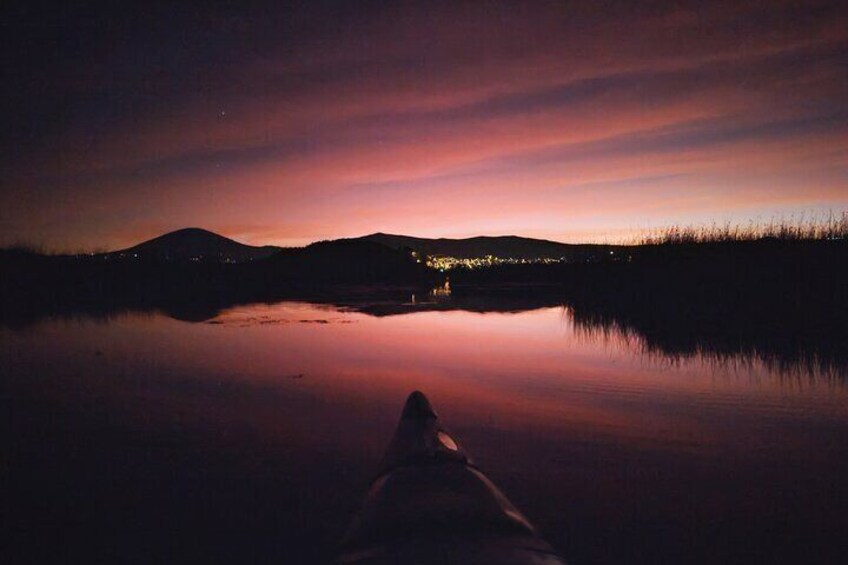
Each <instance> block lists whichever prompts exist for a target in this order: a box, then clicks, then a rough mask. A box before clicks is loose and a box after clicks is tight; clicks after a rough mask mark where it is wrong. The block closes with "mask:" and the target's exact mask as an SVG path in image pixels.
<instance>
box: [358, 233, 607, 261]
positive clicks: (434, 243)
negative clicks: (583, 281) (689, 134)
mask: <svg viewBox="0 0 848 565" xmlns="http://www.w3.org/2000/svg"><path fill="white" fill-rule="evenodd" d="M359 239H360V240H363V241H372V242H375V243H380V244H382V245H385V246H387V247H390V248H392V249H403V248H409V249H412V250H413V251H417V252H419V253H422V254H424V255H446V256H451V257H457V258H462V259H472V258H475V257H485V256H486V255H494V256H496V257H502V258H511V259H544V258H548V259H561V258H563V257H564V258H567V259H576V258H579V257H585V256H587V255H591V254H597V253H603V252H604V251H607V250H610V249H615V248H616V246H612V245H591V244H581V245H573V244H567V243H559V242H557V241H549V240H546V239H533V238H529V237H518V236H514V235H506V236H496V237H486V236H479V237H470V238H467V239H448V238H439V239H428V238H423V237H410V236H406V235H392V234H387V233H374V234H371V235H366V236H364V237H361V238H359Z"/></svg>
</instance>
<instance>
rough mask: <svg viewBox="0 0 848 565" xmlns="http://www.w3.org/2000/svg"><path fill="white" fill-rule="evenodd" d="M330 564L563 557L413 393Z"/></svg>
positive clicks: (551, 560) (551, 562)
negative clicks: (338, 550) (369, 486)
mask: <svg viewBox="0 0 848 565" xmlns="http://www.w3.org/2000/svg"><path fill="white" fill-rule="evenodd" d="M337 562H338V563H350V564H361V565H365V564H382V563H421V564H424V563H492V564H504V565H507V564H514V565H523V564H540V565H541V564H548V565H562V564H563V563H564V562H563V561H562V559H561V558H560V557H559V556H557V555H556V553H555V552H554V550H553V549H552V548H551V547H550V546H549V545H548V544H547V543H546V542H545V541H544V540H543V539H542V538H541V537H540V536H539V535H538V533H537V532H536V530H535V528H534V527H533V525H532V524H531V523H530V522H529V521H528V520H527V519H526V518H525V517H524V515H523V514H521V512H519V511H518V509H517V508H515V506H514V505H513V504H512V503H511V502H510V501H509V500H508V499H507V497H506V496H505V495H504V494H503V493H502V492H501V491H500V489H498V488H497V486H495V485H494V483H492V481H491V480H489V479H488V477H486V475H485V474H483V472H482V471H480V470H479V469H478V468H477V467H476V465H475V464H474V463H473V461H472V460H471V458H470V457H469V456H468V454H467V453H466V452H465V450H464V449H463V448H462V447H461V446H460V445H459V442H458V441H457V440H456V438H455V437H453V436H452V435H451V434H450V433H449V432H447V430H446V429H445V428H444V427H442V425H441V423H440V422H439V420H438V416H437V415H436V413H435V411H434V410H433V409H432V407H431V406H430V403H429V401H427V399H426V397H425V396H424V395H423V394H421V393H420V392H415V393H413V394H411V395H410V397H409V399H408V400H407V403H406V405H405V407H404V411H403V414H402V416H401V420H400V423H399V424H398V428H397V430H396V432H395V435H394V437H393V439H392V442H391V443H390V445H389V448H388V449H387V452H386V456H385V458H384V461H383V465H382V471H381V473H380V474H379V476H378V477H377V478H376V479H375V480H374V482H373V483H372V485H371V488H370V489H369V492H368V495H367V497H366V499H365V502H364V504H363V506H362V508H361V510H360V511H359V513H358V514H357V516H356V517H355V518H354V520H353V522H352V524H351V526H350V528H349V529H348V532H347V534H346V535H345V538H344V541H343V543H342V552H341V553H340V555H339V558H338V560H337Z"/></svg>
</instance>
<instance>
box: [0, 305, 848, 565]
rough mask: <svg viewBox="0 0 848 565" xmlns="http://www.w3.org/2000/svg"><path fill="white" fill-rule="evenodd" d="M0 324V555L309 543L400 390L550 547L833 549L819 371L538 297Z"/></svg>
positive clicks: (827, 431) (146, 557) (664, 557)
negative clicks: (777, 368) (516, 308)
mask: <svg viewBox="0 0 848 565" xmlns="http://www.w3.org/2000/svg"><path fill="white" fill-rule="evenodd" d="M0 335H1V336H2V365H0V368H2V373H3V378H2V386H3V390H2V393H3V394H2V398H3V404H4V407H3V410H4V420H5V425H4V428H5V432H6V434H5V435H6V439H5V440H4V443H5V446H6V448H5V450H4V451H5V456H4V464H3V468H4V471H7V472H8V474H7V476H8V480H7V481H4V482H5V484H6V486H7V487H8V490H7V493H8V495H9V496H8V500H9V503H8V504H4V506H5V509H6V511H5V512H4V522H5V525H4V529H5V530H7V531H10V532H12V534H13V536H12V539H13V541H12V543H11V544H9V546H8V547H7V550H5V551H7V552H10V553H11V555H10V557H11V558H12V559H13V560H14V562H25V561H28V562H44V561H53V562H66V563H67V562H77V561H82V560H83V559H85V560H87V561H88V562H124V563H134V562H138V563H151V562H197V561H200V560H203V561H205V562H207V563H208V562H212V563H216V562H232V561H239V562H268V561H276V562H282V563H290V562H293V563H298V562H305V563H308V562H321V561H323V560H326V559H327V558H328V556H329V555H331V554H332V550H333V545H334V543H335V542H336V540H337V539H338V538H339V536H340V535H341V533H342V531H343V529H344V527H345V525H346V524H347V522H348V521H349V519H350V518H351V515H352V513H353V512H354V511H355V509H356V508H357V505H358V503H359V501H360V500H361V497H362V495H363V494H364V492H365V490H366V489H367V486H368V482H369V480H370V479H371V478H372V473H373V472H374V471H375V470H376V468H377V464H378V462H379V458H380V456H381V454H382V450H383V448H384V447H385V445H386V443H387V441H388V439H389V438H390V436H391V434H392V432H393V429H394V426H395V424H396V421H397V418H398V416H399V411H400V409H401V405H402V403H403V401H404V399H405V397H406V395H407V394H408V393H409V392H410V391H412V390H414V389H420V390H422V391H424V392H425V393H426V394H427V395H428V396H429V397H430V399H431V401H432V402H433V403H434V405H435V407H436V409H437V410H438V411H439V413H440V416H441V417H442V419H443V420H444V421H445V423H446V424H447V425H448V426H449V427H450V428H451V430H452V431H453V432H454V433H455V435H456V436H457V437H458V438H459V439H460V440H461V441H462V442H463V443H464V445H465V446H466V448H467V449H468V450H469V451H470V452H471V453H472V455H473V456H474V457H475V459H476V461H477V463H478V464H479V465H480V467H482V468H483V469H484V470H486V471H487V473H488V474H489V476H490V477H491V478H492V479H493V480H494V481H495V482H496V483H497V484H499V485H500V486H501V487H502V489H503V490H504V491H505V492H506V493H507V495H508V496H509V497H510V498H511V499H512V500H513V502H515V504H516V505H517V506H518V507H519V508H521V509H522V510H523V511H524V512H525V514H527V515H528V517H530V519H531V520H532V521H534V522H535V523H536V525H537V526H538V527H539V529H540V530H541V531H542V533H543V534H544V535H545V537H546V538H547V539H548V540H549V541H551V542H552V543H553V544H554V545H555V546H556V547H557V548H558V549H559V550H560V551H561V552H562V553H563V554H564V555H565V556H566V558H568V559H569V560H570V561H571V562H572V563H616V562H628V563H649V562H650V563H665V562H672V561H682V562H690V563H691V562H704V563H707V562H748V563H750V562H775V563H776V562H786V563H789V562H794V563H797V562H804V563H807V562H820V563H828V562H840V561H841V559H842V556H843V555H845V554H846V552H848V542H846V538H848V536H846V534H845V532H846V526H848V519H847V518H846V511H847V510H848V487H846V483H848V479H846V477H848V387H846V386H845V383H844V381H842V380H840V379H828V378H823V377H817V376H816V375H809V374H803V373H794V374H781V373H775V372H772V371H770V370H769V369H768V368H766V367H764V366H762V365H761V364H759V363H757V362H756V361H748V360H744V359H728V360H725V361H724V362H722V363H717V362H715V361H707V360H703V359H699V358H697V357H694V358H689V359H682V360H670V359H668V358H664V357H662V356H661V355H656V354H654V355H648V354H644V353H642V348H641V346H640V343H639V340H638V338H633V337H631V338H629V339H628V338H625V337H624V336H621V335H618V334H615V333H609V332H608V333H606V334H605V333H603V332H600V331H599V332H591V331H581V330H577V329H575V328H574V326H573V325H572V323H571V318H570V316H569V312H568V310H565V309H562V308H545V309H540V310H533V311H527V312H518V313H486V314H480V313H471V312H464V311H438V312H416V313H409V314H404V315H395V316H387V317H374V316H370V315H367V314H363V313H358V312H354V311H346V310H340V309H337V308H332V307H326V306H315V305H310V304H305V303H281V304H276V305H259V306H250V307H242V308H236V309H233V310H229V311H226V312H224V313H222V314H221V315H219V316H218V317H216V318H214V319H211V320H207V321H205V322H200V323H190V322H184V321H178V320H174V319H171V318H168V317H166V316H163V315H157V314H127V315H122V316H119V317H116V318H113V319H110V320H108V321H103V320H92V319H81V320H54V321H47V322H41V323H39V324H37V325H34V326H31V327H28V328H26V329H22V330H10V329H0ZM5 562H12V561H11V560H10V561H5Z"/></svg>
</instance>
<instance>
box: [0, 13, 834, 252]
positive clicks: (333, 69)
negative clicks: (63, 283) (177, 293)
mask: <svg viewBox="0 0 848 565" xmlns="http://www.w3.org/2000/svg"><path fill="white" fill-rule="evenodd" d="M7 4H8V3H4V7H3V8H0V14H2V22H1V23H2V29H0V31H2V34H0V35H2V39H0V42H2V46H3V50H2V53H3V55H2V60H3V74H2V77H3V80H2V87H0V89H2V99H0V115H2V120H3V126H2V133H0V170H2V176H0V245H10V244H16V243H28V244H32V245H37V246H41V247H43V248H45V249H49V250H63V251H65V250H93V249H107V248H118V247H122V246H127V245H129V244H132V243H135V242H137V241H140V240H143V239H147V238H150V237H153V236H156V235H158V234H161V233H163V232H166V231H170V230H173V229H178V228H182V227H188V226H197V227H204V228H207V229H210V230H213V231H216V232H218V233H221V234H223V235H227V236H229V237H233V238H235V239H238V240H240V241H243V242H247V243H253V244H265V243H273V244H279V245H302V244H305V243H309V242H311V241H315V240H320V239H329V238H337V237H350V236H358V235H364V234H367V233H371V232H375V231H383V232H391V233H403V234H408V235H416V236H425V237H440V236H445V237H466V236H472V235H499V234H517V235H525V236H530V237H542V238H547V239H554V240H559V241H566V242H580V241H619V240H621V239H622V238H627V237H631V236H632V235H633V234H635V233H638V232H639V230H643V229H650V228H652V227H657V226H665V225H669V224H674V223H676V224H687V225H697V224H704V223H710V222H713V221H716V222H725V221H733V222H739V223H745V222H748V221H749V220H752V219H753V220H757V219H759V220H769V219H771V218H773V217H780V216H784V217H788V216H790V215H793V214H794V215H795V216H796V217H797V216H798V215H799V214H802V213H803V214H806V215H807V216H810V215H815V214H824V213H827V211H833V212H840V213H841V211H842V210H845V209H848V8H846V6H848V3H845V2H839V1H835V2H817V1H815V0H811V1H807V2H801V3H793V2H782V1H780V0H767V1H755V2H740V1H738V0H734V1H731V2H711V3H700V2H699V3H687V2H672V3H668V4H663V3H653V2H652V3H651V4H650V7H636V6H635V4H636V3H635V2H629V1H623V2H603V1H584V2H553V1H549V2H534V3H530V2H471V3H462V2H444V3H442V2H420V3H395V2H385V3H377V2H366V3H359V2H339V3H331V2H304V3H303V4H299V5H298V4H295V5H292V4H286V3H281V2H272V3H268V4H267V5H264V6H260V5H258V4H255V3H251V4H252V5H253V6H254V8H252V9H250V10H248V9H243V8H241V7H238V5H239V4H240V3H239V2H234V3H232V7H224V8H215V9H210V8H202V7H200V6H198V7H193V6H192V5H191V4H190V3H188V2H185V3H175V5H172V6H164V7H163V6H161V5H158V4H157V5H154V4H152V3H151V4H147V3H145V4H141V5H138V6H136V7H132V6H130V5H128V4H127V5H125V4H123V3H119V2H114V3H109V4H103V5H102V6H97V4H96V3H80V4H87V7H77V6H75V4H77V3H76V2H66V3H63V4H58V5H55V6H52V5H46V6H45V5H39V4H38V3H31V2H26V3H24V2H21V3H19V4H20V5H19V6H14V5H7ZM11 4H14V3H11ZM707 5H708V6H709V7H707Z"/></svg>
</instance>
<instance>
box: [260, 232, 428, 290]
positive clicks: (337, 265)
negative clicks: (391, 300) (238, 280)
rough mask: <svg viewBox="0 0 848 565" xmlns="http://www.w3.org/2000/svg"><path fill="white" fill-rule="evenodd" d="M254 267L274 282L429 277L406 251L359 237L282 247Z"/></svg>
mask: <svg viewBox="0 0 848 565" xmlns="http://www.w3.org/2000/svg"><path fill="white" fill-rule="evenodd" d="M254 267H255V268H256V269H260V270H261V271H262V273H263V277H262V278H263V279H264V280H266V281H270V282H273V283H278V282H291V283H298V282H299V283H311V282H314V283H322V284H323V283H355V284H361V283H368V284H374V283H412V282H420V281H422V280H429V279H430V278H432V273H431V272H428V270H427V269H426V268H425V267H424V266H423V265H421V264H418V263H417V262H416V261H415V260H414V259H413V258H412V257H410V256H409V254H408V253H404V252H402V251H400V250H398V249H392V248H390V247H388V246H386V245H382V244H380V243H377V242H373V241H365V240H362V239H338V240H335V241H322V242H318V243H313V244H312V245H308V246H306V247H303V248H298V249H285V250H283V251H281V252H280V253H277V254H276V255H274V256H273V257H270V258H269V259H268V260H266V261H261V262H258V263H256V264H255V265H251V266H250V268H251V269H252V268H254Z"/></svg>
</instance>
